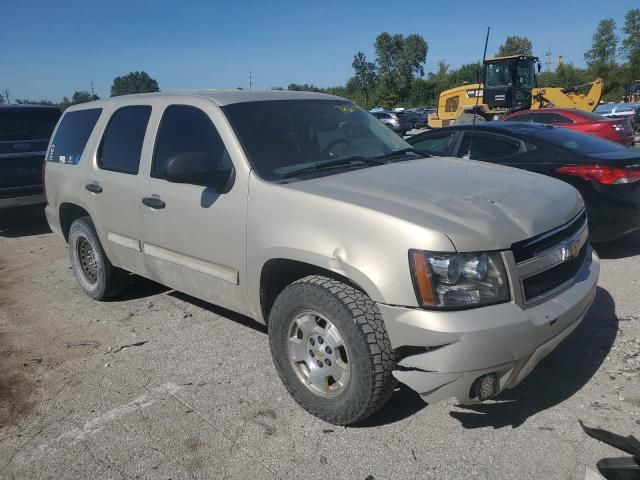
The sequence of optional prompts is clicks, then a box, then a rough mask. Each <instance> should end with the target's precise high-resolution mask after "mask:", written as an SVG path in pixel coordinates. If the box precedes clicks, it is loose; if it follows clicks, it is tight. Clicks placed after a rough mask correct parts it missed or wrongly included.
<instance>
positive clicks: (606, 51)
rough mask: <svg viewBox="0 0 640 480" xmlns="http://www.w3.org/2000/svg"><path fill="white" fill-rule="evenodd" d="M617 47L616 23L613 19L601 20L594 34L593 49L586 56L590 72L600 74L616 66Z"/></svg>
mask: <svg viewBox="0 0 640 480" xmlns="http://www.w3.org/2000/svg"><path fill="white" fill-rule="evenodd" d="M617 47H618V37H617V36H616V22H615V21H614V20H613V18H606V19H604V20H601V21H600V23H598V27H597V28H596V31H595V33H594V34H593V38H592V40H591V48H590V49H589V50H587V52H585V54H584V59H585V61H586V62H587V67H589V70H591V71H593V72H594V73H598V71H602V70H606V69H607V68H608V67H610V66H611V65H615V63H616V50H617Z"/></svg>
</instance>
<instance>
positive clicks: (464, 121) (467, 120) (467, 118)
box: [453, 113, 487, 125]
mask: <svg viewBox="0 0 640 480" xmlns="http://www.w3.org/2000/svg"><path fill="white" fill-rule="evenodd" d="M474 118H475V121H476V123H482V122H486V121H487V120H486V119H485V118H484V117H483V116H482V115H478V114H477V113H463V114H462V115H460V116H459V117H458V118H456V119H455V121H454V122H453V124H454V125H470V124H472V123H473V119H474Z"/></svg>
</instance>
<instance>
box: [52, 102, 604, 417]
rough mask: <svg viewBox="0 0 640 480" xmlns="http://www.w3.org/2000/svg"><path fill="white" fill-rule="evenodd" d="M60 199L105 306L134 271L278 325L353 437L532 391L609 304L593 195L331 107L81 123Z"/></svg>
mask: <svg viewBox="0 0 640 480" xmlns="http://www.w3.org/2000/svg"><path fill="white" fill-rule="evenodd" d="M45 183H46V191H47V194H48V205H47V207H46V215H47V218H48V221H49V224H50V226H51V228H52V229H53V230H54V231H55V232H57V233H58V234H59V235H60V236H61V237H62V238H63V239H64V240H65V241H66V242H67V244H68V246H69V256H70V261H71V265H72V267H73V271H74V273H75V276H76V278H77V280H78V283H79V284H80V286H81V287H82V289H83V290H84V291H85V292H86V293H87V295H89V296H90V297H92V298H94V299H96V300H105V299H108V298H110V297H113V296H116V295H118V293H120V292H121V291H122V290H123V289H125V288H126V287H127V285H128V273H129V272H134V273H136V274H138V275H142V276H143V277H147V278H150V279H153V280H155V281H157V282H160V283H163V284H165V285H168V286H169V287H171V288H174V289H177V290H180V291H183V292H186V293H188V294H190V295H193V296H195V297H198V298H201V299H204V300H206V301H209V302H213V303H215V304H217V305H220V306H222V307H225V308H227V309H230V310H234V311H237V312H240V313H242V314H244V315H248V316H250V317H252V318H254V319H256V320H258V321H260V322H264V323H266V324H267V325H268V328H269V340H270V345H271V353H272V356H273V360H274V364H275V367H276V370H277V372H278V374H279V375H280V378H281V379H282V381H283V382H284V384H285V386H286V387H287V389H288V390H289V392H290V393H291V395H292V396H293V397H294V398H295V399H296V400H297V401H298V403H299V404H300V405H301V406H302V407H303V408H305V409H306V410H308V411H309V412H311V413H312V414H314V415H316V416H318V417H320V418H322V419H324V420H326V421H328V422H332V423H335V424H352V423H356V422H360V421H362V420H363V419H365V418H366V417H368V416H369V415H371V414H372V413H373V412H375V411H376V410H378V409H379V408H380V407H382V406H383V405H384V403H385V402H386V401H387V399H388V398H389V397H390V396H391V394H392V392H393V388H394V385H395V383H396V381H400V382H402V383H404V384H406V385H408V386H409V387H411V388H412V389H414V390H415V391H417V392H418V393H419V394H420V395H422V397H423V398H424V399H425V400H426V401H428V402H435V401H438V400H441V399H444V398H448V397H455V398H456V399H457V400H458V401H459V402H461V403H465V404H466V403H474V402H479V401H482V400H485V399H487V398H491V397H493V396H495V395H497V394H498V393H500V392H501V391H502V390H504V389H507V388H513V387H515V386H516V385H518V384H519V383H520V382H521V381H522V380H523V379H524V378H525V377H526V376H527V375H528V374H529V372H531V370H532V369H533V368H534V367H535V365H536V364H537V363H538V362H539V361H540V360H541V359H542V358H543V357H544V356H545V355H547V354H548V353H549V352H550V351H551V350H553V349H554V348H555V347H556V346H557V345H558V344H559V343H560V342H561V341H562V340H563V339H564V338H565V337H566V336H567V335H569V334H570V333H571V332H572V331H573V330H574V329H575V328H576V327H577V326H578V324H579V323H580V321H581V320H582V318H583V317H584V315H585V313H586V312H587V310H588V309H589V307H590V305H591V303H592V301H593V299H594V296H595V292H596V281H597V279H598V273H599V260H598V257H597V255H596V254H595V253H594V252H593V250H592V249H591V247H590V246H589V244H588V242H587V235H588V232H587V221H586V216H585V212H584V204H583V202H582V198H581V197H580V195H579V194H578V192H577V191H576V190H575V189H574V188H572V187H571V186H569V185H568V184H566V183H564V182H561V181H557V180H554V179H551V178H548V177H544V176H541V175H537V174H533V173H527V172H524V171H522V170H516V169H511V168H507V167H502V166H497V165H491V164H486V163H482V162H475V161H469V160H463V159H455V158H452V159H448V160H447V161H444V160H443V159H440V158H433V159H432V158H425V157H424V155H423V154H420V153H418V152H416V151H414V150H413V149H412V148H411V147H410V146H409V145H408V144H407V143H405V141H404V140H403V139H402V138H400V137H399V136H398V135H396V134H394V133H393V132H392V131H391V130H389V129H388V128H387V127H385V126H384V125H383V124H382V123H380V122H379V121H378V120H376V119H375V118H374V117H373V116H371V115H370V114H368V113H367V112H365V111H363V110H362V109H360V108H359V107H357V106H356V105H354V104H353V103H351V102H349V101H347V100H344V99H342V98H339V97H334V96H329V95H321V94H313V93H304V92H246V91H203V92H192V93H189V92H187V93H185V92H183V93H157V94H143V95H130V96H124V97H115V98H111V99H108V100H103V101H98V102H91V103H86V104H82V105H77V106H73V107H71V108H69V109H68V110H67V111H66V112H65V113H64V116H63V117H62V118H61V120H60V122H59V123H58V125H57V127H56V130H55V132H54V135H53V139H52V141H51V143H50V145H49V148H48V151H47V162H46V172H45ZM241 356H242V352H238V359H239V360H240V359H241ZM577 361H578V360H577ZM576 368H579V365H576Z"/></svg>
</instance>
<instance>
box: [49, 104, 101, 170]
mask: <svg viewBox="0 0 640 480" xmlns="http://www.w3.org/2000/svg"><path fill="white" fill-rule="evenodd" d="M101 112H102V109H101V108H90V109H87V110H77V111H75V112H68V113H65V114H64V117H62V120H61V121H60V126H59V127H58V130H56V134H55V136H54V137H53V140H52V141H51V145H49V151H48V152H47V161H48V162H56V163H69V164H72V165H76V164H77V163H78V162H79V161H80V158H81V157H82V152H83V151H84V147H85V146H86V144H87V140H89V137H90V136H91V132H93V127H95V126H96V122H97V121H98V117H100V113H101Z"/></svg>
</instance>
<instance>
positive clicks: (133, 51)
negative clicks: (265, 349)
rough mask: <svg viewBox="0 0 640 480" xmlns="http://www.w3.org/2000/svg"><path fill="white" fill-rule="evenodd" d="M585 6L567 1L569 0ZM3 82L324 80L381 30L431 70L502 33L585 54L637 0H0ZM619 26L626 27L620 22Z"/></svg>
mask: <svg viewBox="0 0 640 480" xmlns="http://www.w3.org/2000/svg"><path fill="white" fill-rule="evenodd" d="M572 4H574V5H578V4H579V7H572V6H571V5H572ZM0 7H1V8H0V18H1V23H0V25H1V26H0V45H1V47H0V90H2V91H3V93H4V89H5V88H7V89H9V91H10V96H11V98H12V99H15V98H29V99H41V98H47V99H50V100H53V101H59V100H61V99H62V97H63V96H65V95H66V96H68V97H71V95H72V94H73V92H74V91H76V90H90V89H91V82H93V85H94V89H95V93H96V94H97V95H99V96H101V97H107V96H109V93H110V87H111V83H112V82H113V78H114V77H116V76H119V75H124V74H126V73H128V72H130V71H135V70H144V71H146V72H147V73H149V75H151V76H152V77H153V78H155V79H156V80H157V81H158V83H159V85H160V89H161V90H164V91H168V90H184V89H199V88H236V87H243V88H248V87H249V69H251V71H252V76H253V88H254V89H256V90H264V89H269V88H271V87H275V86H282V87H285V88H286V86H287V85H288V84H289V83H312V84H314V85H317V86H322V87H327V86H335V85H340V84H344V83H345V82H346V81H347V79H348V78H349V77H350V76H352V74H353V70H352V68H351V62H352V60H353V55H354V54H355V53H356V52H358V51H359V50H361V51H363V52H365V54H366V55H367V57H368V58H369V59H370V60H373V59H375V51H374V48H373V43H374V41H375V38H376V36H377V35H378V34H379V33H380V32H383V31H387V32H389V33H392V34H393V33H401V34H410V33H418V34H420V35H422V36H423V37H424V39H425V40H426V41H427V43H428V46H429V51H428V54H427V61H426V65H425V70H426V71H427V72H428V71H434V70H435V69H436V65H437V62H438V61H439V60H445V61H446V62H447V63H448V64H449V65H450V66H451V67H453V68H455V67H458V66H460V65H461V64H464V63H470V62H473V61H477V60H479V59H481V58H482V50H483V47H484V38H485V34H486V29H487V27H488V26H490V27H491V37H490V40H489V49H488V54H489V55H491V54H494V53H495V52H496V51H497V49H498V47H499V45H500V44H501V43H502V42H503V41H504V39H505V38H506V36H507V35H520V36H526V37H528V38H529V39H530V40H531V41H532V43H533V48H534V53H535V54H536V55H538V56H539V57H541V59H542V57H543V56H544V53H545V51H546V50H548V49H549V47H551V51H552V52H553V56H554V58H555V57H556V56H557V55H563V56H564V59H565V61H568V62H574V63H575V64H576V65H583V64H584V59H583V55H584V52H585V51H586V50H588V49H589V47H590V45H591V37H592V36H593V33H594V31H595V28H596V26H597V24H598V22H599V21H600V20H602V19H603V18H607V17H611V18H613V19H614V20H615V21H616V23H617V25H618V29H619V30H620V29H621V27H622V25H623V23H624V15H625V14H626V12H627V11H628V10H630V9H632V8H638V7H640V3H639V0H604V1H603V0H600V1H595V0H581V1H580V2H567V1H564V2H563V1H557V0H556V1H549V0H537V1H535V2H522V1H502V0H501V1H485V2H478V1H466V0H456V1H431V0H422V1H420V0H418V1H414V2H389V1H388V0H386V1H378V0H367V1H363V0H357V1H356V0H342V1H337V0H321V1H314V2H305V1H304V0H298V1H289V0H278V1H274V0H272V1H268V0H266V1H265V0H263V1H254V0H242V1H218V0H209V1H195V0H183V1H168V0H155V1H151V0H127V1H121V0H102V1H97V0H93V1H92V0H84V1H75V0H74V1H66V0H57V1H51V0H47V1H32V0H2V2H0ZM618 33H619V35H622V32H621V31H619V32H618Z"/></svg>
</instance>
